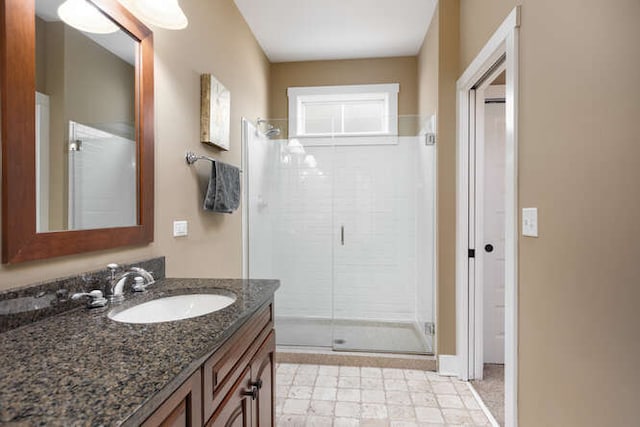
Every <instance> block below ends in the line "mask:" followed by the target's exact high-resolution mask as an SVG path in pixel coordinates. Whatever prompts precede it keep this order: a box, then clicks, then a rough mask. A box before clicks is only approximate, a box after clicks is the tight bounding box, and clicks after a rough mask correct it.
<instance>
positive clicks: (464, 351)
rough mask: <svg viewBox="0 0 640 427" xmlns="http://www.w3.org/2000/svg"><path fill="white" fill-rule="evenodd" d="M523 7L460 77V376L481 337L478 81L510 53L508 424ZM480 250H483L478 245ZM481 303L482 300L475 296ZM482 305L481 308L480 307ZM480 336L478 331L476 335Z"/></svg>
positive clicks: (513, 373)
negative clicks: (473, 191)
mask: <svg viewBox="0 0 640 427" xmlns="http://www.w3.org/2000/svg"><path fill="white" fill-rule="evenodd" d="M519 27H520V6H517V7H515V8H514V9H513V10H512V11H511V13H510V14H509V16H507V18H506V19H505V20H504V22H503V23H502V24H501V25H500V27H499V28H498V29H497V30H496V32H495V33H494V34H493V36H491V38H490V39H489V41H488V42H487V44H486V45H485V46H484V47H483V48H482V50H481V51H480V53H479V54H478V56H477V57H476V58H475V59H474V60H473V61H472V62H471V64H470V65H469V67H468V68H467V69H466V70H465V72H464V73H463V74H462V76H461V77H460V78H459V79H458V82H457V153H458V154H457V156H458V159H457V171H456V177H457V207H456V211H457V214H456V216H457V224H456V225H457V227H456V229H457V233H456V234H457V238H456V348H457V355H458V357H459V361H460V363H459V368H460V372H459V377H460V379H463V380H469V379H473V378H474V377H473V373H474V372H473V371H474V370H475V368H474V366H475V362H476V361H475V360H474V359H475V351H474V349H475V348H477V347H476V344H477V342H476V340H475V339H474V340H473V341H470V338H475V337H473V335H474V334H473V330H472V329H473V326H474V322H470V319H474V317H475V313H477V310H478V307H477V306H476V305H474V304H471V303H470V301H471V300H470V296H473V293H474V292H475V291H476V289H475V288H474V287H473V285H474V281H473V275H474V273H473V272H470V268H471V269H474V267H475V266H474V265H473V264H474V263H472V262H469V257H468V249H469V242H470V240H469V239H470V238H471V239H473V238H474V237H475V236H473V234H472V233H470V228H469V226H470V224H471V218H470V215H469V208H470V207H471V206H470V201H469V195H470V178H472V177H471V176H470V175H471V173H473V174H475V171H471V172H470V167H472V164H471V162H470V156H469V149H470V147H471V144H473V142H474V133H475V130H474V124H473V117H471V115H470V113H471V111H472V104H471V103H472V102H475V99H474V98H475V91H474V90H473V89H474V88H475V86H476V84H477V83H478V82H479V81H480V80H481V79H482V77H483V76H484V75H485V74H486V73H487V72H489V70H491V68H492V67H493V66H494V65H495V64H496V63H497V62H498V61H499V60H500V58H501V57H502V56H503V55H504V56H505V69H506V91H505V98H506V169H505V175H506V194H505V202H506V203H505V423H506V425H507V426H509V427H511V426H517V419H518V414H517V390H518V378H517V372H518V370H517V361H518V360H517V354H518V336H517V331H518V317H517V316H518V312H517V308H518V293H517V286H518V280H517V279H518V269H517V268H518V265H517V261H518V252H517V250H518V247H517V239H518V225H517V224H518V223H517V219H518V194H517V190H518V186H517V183H518V170H517V160H518V158H517V142H518V141H517V136H518V127H517V126H518V37H519ZM475 249H476V253H478V248H475ZM475 301H476V304H477V299H475ZM480 309H481V308H480ZM475 335H477V334H475Z"/></svg>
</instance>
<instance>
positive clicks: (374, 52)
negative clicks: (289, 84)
mask: <svg viewBox="0 0 640 427" xmlns="http://www.w3.org/2000/svg"><path fill="white" fill-rule="evenodd" d="M235 3H236V5H237V6H238V8H239V9H240V12H241V13H242V15H243V16H244V19H245V20H246V21H247V23H248V24H249V27H251V30H252V31H253V34H254V35H255V36H256V38H257V39H258V42H259V43H260V46H262V49H263V50H264V51H265V53H266V54H267V57H268V58H269V60H270V61H272V62H288V61H311V60H329V59H355V58H380V57H390V56H410V55H416V54H417V53H418V50H419V49H420V46H421V45H422V41H423V40H424V36H425V34H426V33H427V28H428V26H429V23H430V22H431V16H432V15H433V11H434V9H435V4H436V0H235Z"/></svg>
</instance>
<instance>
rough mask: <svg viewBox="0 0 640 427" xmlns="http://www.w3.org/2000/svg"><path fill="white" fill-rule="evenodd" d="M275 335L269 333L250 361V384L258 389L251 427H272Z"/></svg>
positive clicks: (273, 423) (272, 332)
mask: <svg viewBox="0 0 640 427" xmlns="http://www.w3.org/2000/svg"><path fill="white" fill-rule="evenodd" d="M275 352H276V334H275V331H271V333H270V334H269V336H268V337H267V339H266V340H265V341H264V342H263V343H262V345H261V346H260V349H259V350H258V352H257V353H256V355H255V356H254V358H253V360H252V361H251V384H252V386H254V387H256V388H257V389H258V397H257V399H255V400H254V401H253V414H254V417H253V426H254V427H273V426H274V425H275V422H274V404H275V402H274V396H275V392H274V388H275V361H274V356H275Z"/></svg>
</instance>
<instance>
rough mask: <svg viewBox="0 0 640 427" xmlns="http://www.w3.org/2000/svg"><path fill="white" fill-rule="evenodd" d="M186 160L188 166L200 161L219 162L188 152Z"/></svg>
mask: <svg viewBox="0 0 640 427" xmlns="http://www.w3.org/2000/svg"><path fill="white" fill-rule="evenodd" d="M184 158H185V160H186V161H187V164H188V165H192V164H194V163H195V162H197V161H198V160H209V161H210V162H212V163H215V162H217V160H216V159H214V158H213V157H209V156H199V155H197V154H196V153H194V152H193V151H187V154H185V156H184ZM240 173H242V169H240Z"/></svg>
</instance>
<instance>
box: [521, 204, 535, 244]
mask: <svg viewBox="0 0 640 427" xmlns="http://www.w3.org/2000/svg"><path fill="white" fill-rule="evenodd" d="M522 235H523V236H529V237H538V208H524V209H522Z"/></svg>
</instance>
